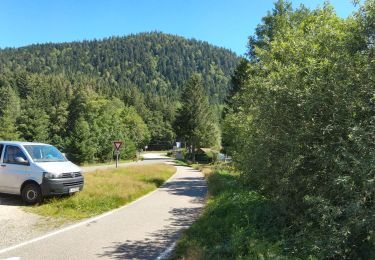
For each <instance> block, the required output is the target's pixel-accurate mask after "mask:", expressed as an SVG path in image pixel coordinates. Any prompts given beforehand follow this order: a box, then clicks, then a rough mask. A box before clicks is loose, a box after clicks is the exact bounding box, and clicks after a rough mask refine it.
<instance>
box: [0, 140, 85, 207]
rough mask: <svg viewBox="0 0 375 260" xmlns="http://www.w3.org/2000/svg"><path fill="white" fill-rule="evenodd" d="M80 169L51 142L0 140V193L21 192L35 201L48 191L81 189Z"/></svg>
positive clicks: (27, 198)
mask: <svg viewBox="0 0 375 260" xmlns="http://www.w3.org/2000/svg"><path fill="white" fill-rule="evenodd" d="M83 185H84V179H83V176H82V172H81V169H80V168H79V167H78V166H77V165H75V164H73V163H72V162H70V161H68V160H67V159H66V158H65V156H64V155H63V154H62V153H61V152H60V151H59V150H58V149H57V148H56V147H54V146H52V145H49V144H43V143H29V142H11V141H0V193H9V194H17V195H21V196H22V199H23V201H24V202H25V203H26V204H36V203H39V202H41V201H42V200H43V198H44V197H46V196H50V195H62V194H72V193H75V192H78V191H81V190H82V189H83Z"/></svg>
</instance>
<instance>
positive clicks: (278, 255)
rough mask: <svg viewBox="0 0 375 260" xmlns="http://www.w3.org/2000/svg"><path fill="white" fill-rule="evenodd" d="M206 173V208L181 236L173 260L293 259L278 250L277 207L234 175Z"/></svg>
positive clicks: (281, 224)
mask: <svg viewBox="0 0 375 260" xmlns="http://www.w3.org/2000/svg"><path fill="white" fill-rule="evenodd" d="M207 172H208V173H207V180H208V188H209V196H210V197H209V201H208V204H207V206H206V208H205V211H204V213H203V214H202V216H201V217H200V218H199V219H198V220H197V221H196V222H195V223H194V224H193V225H192V226H191V227H190V228H189V229H188V230H186V232H185V233H184V234H183V235H182V237H181V239H180V240H179V242H178V243H177V247H176V250H175V252H174V256H173V259H194V260H196V259H293V258H292V257H290V256H285V255H284V254H283V250H282V247H281V246H280V245H281V241H282V239H283V238H282V237H281V233H280V230H281V227H282V226H283V217H282V215H281V214H280V213H279V212H280V211H279V209H278V205H277V204H275V203H273V202H272V201H269V200H267V199H266V198H264V197H262V196H260V195H259V194H258V193H256V192H255V191H251V190H249V188H248V187H244V186H243V185H242V184H241V181H240V176H239V175H238V174H236V173H235V172H233V171H230V170H218V169H216V170H215V169H214V172H213V173H210V172H209V171H207Z"/></svg>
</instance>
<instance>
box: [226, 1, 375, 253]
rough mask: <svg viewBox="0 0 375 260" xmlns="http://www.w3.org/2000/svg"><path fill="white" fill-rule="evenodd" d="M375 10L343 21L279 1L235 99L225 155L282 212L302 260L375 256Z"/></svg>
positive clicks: (289, 240) (289, 241)
mask: <svg viewBox="0 0 375 260" xmlns="http://www.w3.org/2000/svg"><path fill="white" fill-rule="evenodd" d="M371 3H372V1H368V2H367V3H366V4H365V5H364V6H363V7H362V8H361V10H360V12H359V14H357V15H356V16H355V17H350V18H348V19H341V18H339V17H338V16H337V15H336V14H335V13H334V10H333V8H332V7H331V6H330V5H329V4H326V5H324V7H323V8H320V9H317V10H314V11H309V10H307V9H306V8H304V7H301V8H300V9H297V10H292V9H291V7H290V4H289V3H286V2H283V1H278V2H277V3H276V7H275V10H274V12H273V13H272V14H271V13H270V14H269V15H268V16H266V17H265V18H264V19H263V23H262V24H261V25H260V26H259V27H258V30H257V32H256V35H255V36H254V37H251V38H250V47H249V58H250V60H249V67H248V69H247V72H246V74H247V78H248V79H247V80H245V81H244V84H242V86H241V88H240V89H239V90H238V92H237V93H236V94H235V95H234V96H233V98H232V99H231V101H230V110H229V111H230V113H228V114H227V116H226V119H225V123H224V132H225V136H226V137H227V138H226V140H228V139H229V138H228V137H229V136H230V137H231V141H230V142H226V145H227V149H228V151H230V152H231V153H232V155H233V158H234V159H235V161H236V163H237V166H238V168H239V169H240V170H241V172H242V176H243V179H244V180H245V181H246V183H247V184H248V185H249V186H251V187H253V188H256V189H257V190H258V191H259V192H261V193H262V194H263V195H265V196H267V197H269V198H271V199H273V200H274V201H275V202H277V203H278V204H280V205H281V208H283V209H284V212H281V215H282V216H283V218H284V219H283V221H285V228H284V230H283V235H284V237H285V240H284V241H283V248H285V249H286V250H287V251H289V253H291V254H293V255H295V256H297V257H300V258H309V257H311V256H315V257H317V258H318V259H323V258H331V259H372V258H373V257H374V256H375V239H374V235H373V234H374V231H373V230H374V229H373V227H374V218H373V214H374V213H375V208H374V205H373V203H371V201H372V198H374V197H375V189H374V187H373V185H372V184H370V183H372V182H373V178H374V170H373V169H374V158H375V157H374V149H373V144H374V132H375V131H374V124H373V121H374V118H375V113H374V111H375V110H374V92H373V86H372V83H371V82H373V80H374V79H373V78H374V76H373V75H374V73H373V70H374V67H373V63H372V62H371V60H372V59H373V56H372V54H373V50H374V47H373V46H374V45H373V44H371V42H372V41H373V31H371V27H372V26H369V23H368V22H369V21H371V19H373V17H374V16H373V14H374V11H373V10H374V8H373V6H374V5H373V4H371ZM369 43H370V44H369ZM239 69H240V68H239ZM295 237H298V239H295Z"/></svg>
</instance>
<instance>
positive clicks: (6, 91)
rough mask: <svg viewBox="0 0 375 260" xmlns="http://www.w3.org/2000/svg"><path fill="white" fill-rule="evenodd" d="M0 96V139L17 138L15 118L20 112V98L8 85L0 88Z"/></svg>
mask: <svg viewBox="0 0 375 260" xmlns="http://www.w3.org/2000/svg"><path fill="white" fill-rule="evenodd" d="M0 97H1V99H0V126H2V127H1V128H0V139H2V140H14V139H18V138H19V132H18V131H17V126H16V119H17V117H18V116H19V114H20V100H19V98H18V96H17V93H16V92H15V91H14V90H13V89H12V88H11V87H9V86H7V87H3V88H0Z"/></svg>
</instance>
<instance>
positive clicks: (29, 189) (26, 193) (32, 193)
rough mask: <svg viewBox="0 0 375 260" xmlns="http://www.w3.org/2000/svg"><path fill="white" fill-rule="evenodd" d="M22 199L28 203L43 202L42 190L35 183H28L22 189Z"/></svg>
mask: <svg viewBox="0 0 375 260" xmlns="http://www.w3.org/2000/svg"><path fill="white" fill-rule="evenodd" d="M21 194H22V199H23V201H24V202H25V203H26V204H27V205H34V204H37V203H40V202H42V191H41V190H40V187H39V186H38V185H37V184H35V183H28V184H26V185H25V187H23V189H22V192H21Z"/></svg>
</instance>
